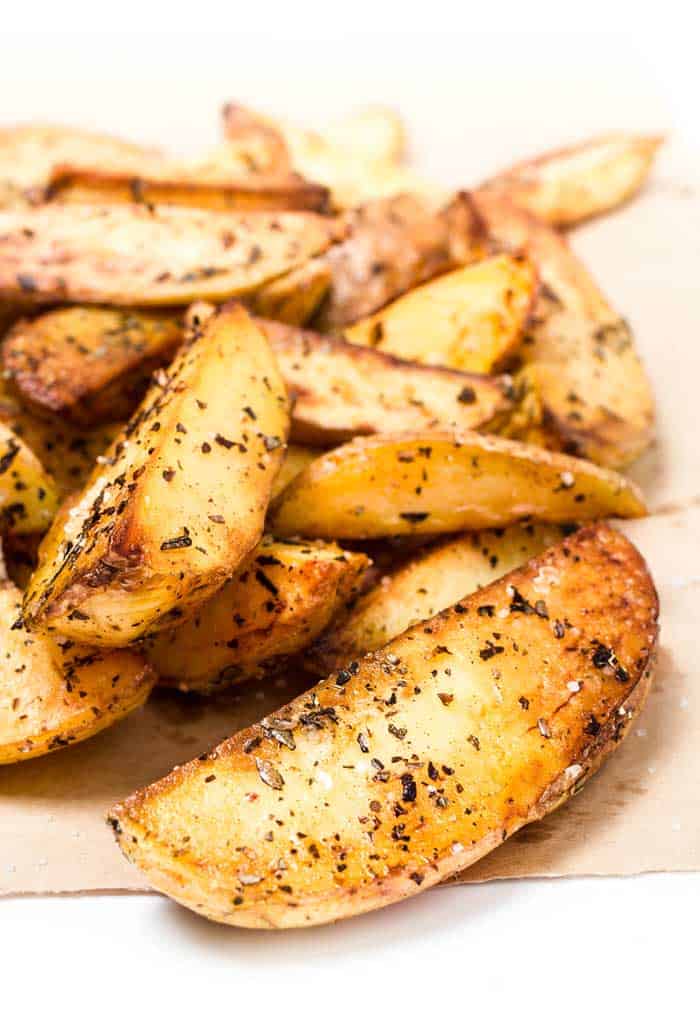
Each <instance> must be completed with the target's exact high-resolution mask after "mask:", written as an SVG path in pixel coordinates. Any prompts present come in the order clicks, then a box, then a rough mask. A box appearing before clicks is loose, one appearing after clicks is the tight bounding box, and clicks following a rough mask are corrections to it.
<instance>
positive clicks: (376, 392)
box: [257, 320, 512, 445]
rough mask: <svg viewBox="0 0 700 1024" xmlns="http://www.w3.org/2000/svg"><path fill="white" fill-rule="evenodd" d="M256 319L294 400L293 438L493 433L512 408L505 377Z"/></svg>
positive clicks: (335, 440)
mask: <svg viewBox="0 0 700 1024" xmlns="http://www.w3.org/2000/svg"><path fill="white" fill-rule="evenodd" d="M257 322H258V323H259V324H260V326H261V328H262V330H263V331H264V332H265V334H266V335H267V338H268V340H269V342H270V345H271V346H272V350H273V352H274V353H275V357H276V359H277V362H278V364H279V368H280V373H281V374H282V376H283V378H284V382H285V385H286V387H287V391H288V392H289V395H290V398H292V400H293V403H294V404H293V409H292V437H293V438H294V440H296V441H300V442H302V443H306V444H319V445H329V444H339V443H340V442H341V441H346V440H349V439H351V438H352V437H355V436H357V435H358V434H372V433H378V432H387V431H391V430H410V429H416V430H418V429H420V428H422V427H424V428H426V429H430V428H433V427H445V428H455V429H467V430H470V429H477V428H481V429H484V430H486V429H496V428H497V427H498V425H499V424H501V423H505V422H506V420H507V418H508V415H509V413H510V411H511V409H512V402H511V400H510V397H509V395H510V391H511V387H512V383H511V381H510V379H509V378H506V377H487V376H484V375H482V374H475V373H461V372H458V371H455V370H450V369H447V368H446V367H442V366H422V365H420V364H418V363H412V362H409V361H408V360H405V359H399V358H397V357H396V356H394V355H390V354H389V353H387V352H375V351H373V350H372V349H368V348H366V347H364V346H362V345H354V344H350V343H349V342H347V341H345V340H343V339H342V338H338V337H332V336H329V335H322V334H317V333H316V332H315V331H309V330H301V329H299V328H296V327H288V326H286V325H284V324H279V323H274V322H272V321H265V320H259V321H257Z"/></svg>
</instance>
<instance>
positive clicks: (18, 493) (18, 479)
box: [0, 420, 58, 533]
mask: <svg viewBox="0 0 700 1024" xmlns="http://www.w3.org/2000/svg"><path fill="white" fill-rule="evenodd" d="M57 508H58V491H57V489H56V484H55V482H54V480H53V479H52V477H51V476H50V475H49V474H48V473H47V472H46V470H45V469H44V467H43V465H42V464H41V462H40V461H39V459H38V458H37V456H36V455H35V453H34V452H33V451H32V449H31V448H29V447H28V446H27V445H26V444H25V443H24V441H23V440H22V439H21V438H20V437H19V436H18V435H17V434H15V433H14V431H13V430H11V429H10V428H9V427H8V426H7V425H6V424H5V423H3V422H2V420H0V527H1V528H3V529H9V530H11V531H12V532H14V533H43V532H44V530H46V529H48V527H49V525H50V523H51V520H52V519H53V517H54V515H55V514H56V510H57Z"/></svg>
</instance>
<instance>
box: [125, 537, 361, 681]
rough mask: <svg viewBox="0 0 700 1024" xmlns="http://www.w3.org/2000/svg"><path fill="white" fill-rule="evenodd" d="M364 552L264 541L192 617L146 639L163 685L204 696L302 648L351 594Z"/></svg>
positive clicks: (278, 663) (261, 672) (265, 670)
mask: <svg viewBox="0 0 700 1024" xmlns="http://www.w3.org/2000/svg"><path fill="white" fill-rule="evenodd" d="M369 564H370V562H369V559H368V558H367V557H366V555H362V554H359V553H355V552H351V551H343V549H342V548H340V547H338V545H337V544H324V543H323V542H320V541H315V542H313V543H309V544H290V543H288V542H284V541H276V540H274V539H273V538H272V537H266V538H264V539H263V541H262V542H261V543H260V544H259V545H258V547H257V548H256V549H255V550H254V551H253V553H252V554H251V555H250V556H249V558H248V559H246V561H245V562H244V563H243V565H242V566H240V567H239V568H238V570H237V571H236V573H235V575H234V576H233V577H232V578H231V579H230V580H229V581H228V583H226V584H225V585H224V586H223V587H222V588H221V590H219V591H218V592H217V593H216V594H214V596H213V597H212V598H210V599H209V600H208V601H207V602H206V603H205V604H203V605H202V606H201V607H200V608H198V609H197V611H196V613H195V615H194V617H193V618H191V619H190V620H189V621H188V622H185V623H183V624H182V625H181V626H177V627H176V628H175V629H170V630H167V631H165V632H163V633H158V634H157V635H156V636H155V637H152V638H151V639H150V640H149V641H147V642H146V647H145V653H146V657H147V659H148V661H149V663H150V664H151V665H152V666H153V668H154V669H155V671H156V673H157V674H158V676H159V677H160V680H161V682H164V683H165V684H166V685H172V686H176V687H177V688H178V689H180V690H188V691H189V690H194V691H196V692H199V693H211V692H213V691H215V690H220V689H222V688H223V687H225V686H229V685H231V684H232V683H241V682H244V681H245V680H247V679H255V678H260V677H262V676H264V675H265V674H266V673H268V672H270V671H271V670H272V669H273V668H280V667H281V666H282V664H283V661H284V659H285V658H288V657H289V656H291V655H294V654H298V653H299V652H300V651H302V650H303V649H304V648H305V647H308V646H309V644H310V643H311V641H312V640H314V639H315V638H316V637H317V636H318V635H319V634H320V633H321V632H322V631H323V630H324V629H325V628H326V627H327V626H328V624H329V623H330V622H331V621H332V620H333V618H334V616H335V615H336V614H337V612H338V611H340V610H341V609H342V608H343V607H344V605H345V604H346V603H347V602H348V601H350V600H351V599H352V598H353V597H354V596H355V595H356V593H357V591H358V587H359V585H360V583H361V580H362V576H363V573H364V572H365V570H366V569H367V567H368V566H369Z"/></svg>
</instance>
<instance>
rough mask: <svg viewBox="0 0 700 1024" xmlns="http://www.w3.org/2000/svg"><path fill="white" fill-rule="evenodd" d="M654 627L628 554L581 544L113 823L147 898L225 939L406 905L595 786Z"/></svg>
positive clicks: (357, 670)
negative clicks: (225, 928)
mask: <svg viewBox="0 0 700 1024" xmlns="http://www.w3.org/2000/svg"><path fill="white" fill-rule="evenodd" d="M483 605H490V606H492V607H493V609H494V617H493V618H490V617H489V616H485V615H480V614H479V611H478V609H479V607H481V606H483ZM533 610H535V614H531V612H532V611H533ZM657 614H658V602H657V597H656V593H655V591H654V585H653V583H652V581H651V578H650V576H649V573H648V571H647V568H646V566H645V564H644V562H643V560H642V558H641V557H640V555H639V554H638V552H637V551H636V549H635V548H634V547H633V546H632V545H631V544H630V542H629V541H628V540H626V539H625V538H624V537H623V536H621V535H620V534H618V533H616V532H615V531H613V530H611V529H610V528H609V527H607V526H605V525H602V524H599V525H594V526H591V527H588V528H586V529H584V530H582V531H581V532H580V533H579V534H577V535H576V536H574V537H571V538H569V539H568V540H566V541H565V542H564V543H562V544H560V545H558V546H556V547H554V548H550V549H549V550H548V551H547V552H545V553H544V554H543V555H542V556H541V557H539V558H535V559H533V560H532V561H531V562H529V563H528V564H527V565H526V566H525V567H524V568H522V569H519V570H516V571H515V572H513V573H511V574H510V575H508V576H506V577H504V578H503V579H501V580H499V581H497V582H495V583H492V584H490V585H489V586H488V587H485V588H484V589H483V590H481V591H479V593H478V594H474V595H473V596H472V597H469V598H466V599H465V600H463V601H460V602H459V603H458V604H457V605H455V606H454V607H453V608H451V609H450V610H448V611H445V612H442V613H441V614H440V615H438V616H436V617H435V618H434V619H431V620H430V621H429V622H428V623H424V624H421V625H419V626H416V627H414V628H412V629H410V630H408V631H407V632H406V633H403V634H402V635H401V636H400V637H398V638H397V639H396V640H394V641H392V643H390V644H389V645H388V646H387V647H385V648H383V649H382V650H381V651H379V652H377V653H375V654H370V655H367V656H366V657H365V658H363V659H362V660H361V661H359V662H353V663H352V664H351V665H350V666H349V667H348V668H346V669H343V670H342V671H341V672H340V673H338V675H336V676H334V677H332V678H331V679H328V680H326V681H325V682H321V683H319V684H318V686H316V687H315V688H314V689H313V690H311V691H309V692H308V693H305V694H302V695H301V696H300V697H298V698H296V700H294V701H292V702H291V703H290V704H288V705H287V706H286V707H284V708H282V709H281V710H280V711H279V712H277V713H276V714H275V715H271V716H269V717H268V718H267V719H265V720H263V721H262V722H261V723H260V724H259V725H255V726H252V727H251V728H249V729H246V730H244V731H243V732H240V733H238V734H237V735H236V736H234V737H233V738H232V739H229V740H226V741H225V742H224V743H222V744H221V745H220V746H219V747H217V748H216V749H215V750H214V751H213V752H212V753H211V754H210V755H209V756H208V757H203V758H200V759H198V760H196V761H192V762H190V763H189V764H186V765H183V766H182V767H179V768H175V769H174V771H173V772H171V773H170V775H168V776H166V777H165V778H164V779H161V780H160V781H159V782H155V783H154V784H153V785H151V786H149V787H147V788H146V789H143V790H141V791H139V792H137V793H135V794H134V795H133V796H131V797H129V798H128V799H127V800H125V801H124V802H123V803H121V804H119V805H117V806H116V807H114V808H113V809H112V811H111V812H110V816H109V822H110V824H111V825H112V827H113V829H114V832H115V835H116V838H117V840H118V842H119V844H120V846H121V848H122V851H123V852H124V853H125V854H126V856H127V857H128V858H129V860H131V861H132V862H133V863H134V864H136V865H137V866H138V867H140V868H141V869H142V870H143V871H144V872H145V873H146V875H147V877H148V880H149V882H150V883H151V884H152V885H153V886H154V887H155V888H156V889H159V890H161V891H162V892H165V893H167V894H168V895H169V896H171V897H172V898H173V899H176V900H177V901H178V902H180V903H183V904H185V905H186V906H188V907H190V908H191V909H192V910H194V911H196V912H197V913H199V914H203V915H205V916H207V917H210V918H213V919H214V920H217V921H222V922H225V923H228V924H232V925H240V926H244V927H258V928H278V927H298V926H303V925H312V924H321V923H323V922H327V921H333V920H336V919H338V918H343V917H349V916H351V915H353V914H359V913H361V912H363V911H367V910H372V909H375V908H377V907H381V906H384V905H386V904H388V903H392V902H395V901H397V900H400V899H402V898H404V897H406V896H411V895H413V894H415V893H418V892H421V891H423V890H425V889H427V888H429V887H430V886H432V885H435V884H436V883H438V882H440V881H441V880H442V879H444V878H447V877H449V876H450V875H453V874H454V873H455V872H457V871H459V870H461V869H463V868H466V867H468V866H469V865H470V864H472V863H473V862H474V861H476V860H478V859H479V858H480V857H483V856H484V855H485V854H486V853H488V852H489V851H490V850H492V849H494V847H496V846H498V845H500V843H502V842H503V841H504V840H505V839H506V838H507V837H508V836H510V835H512V834H513V833H514V832H516V831H517V830H518V829H519V828H521V827H522V826H523V825H525V824H527V823H528V822H531V821H535V820H537V819H539V818H541V817H542V816H543V815H545V814H547V813H548V812H550V811H552V810H554V808H556V807H558V806H559V805H560V804H562V803H563V802H564V801H565V800H566V799H567V798H568V797H569V796H571V795H572V794H573V793H575V792H577V791H578V789H579V788H580V787H581V785H582V784H583V782H584V780H585V779H586V778H587V777H589V776H590V775H591V774H592V773H593V772H594V771H595V770H596V769H597V768H598V767H599V765H600V764H601V762H602V761H603V760H604V759H605V758H606V757H607V756H608V755H609V754H610V753H611V752H612V750H613V749H614V748H615V746H616V745H617V743H618V742H619V741H620V739H622V737H623V736H624V734H625V732H626V731H627V729H628V728H629V725H630V723H631V722H632V721H633V719H634V718H635V716H636V714H637V713H638V711H639V709H640V707H641V706H642V704H643V702H644V699H645V696H646V693H647V691H648V689H649V684H650V676H651V667H652V658H653V652H654V648H655V643H656V636H657V625H656V621H657Z"/></svg>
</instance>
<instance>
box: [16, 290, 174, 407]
mask: <svg viewBox="0 0 700 1024" xmlns="http://www.w3.org/2000/svg"><path fill="white" fill-rule="evenodd" d="M182 337H183V325H182V319H181V317H178V316H175V315H174V314H173V315H167V314H162V315H161V314H159V313H148V312H143V311H140V310H122V309H100V308H98V307H93V306H69V307H66V308H65V309H55V310H52V311H51V312H49V313H43V314H42V315H41V316H38V317H36V318H35V319H33V320H22V321H20V322H19V323H18V324H16V325H15V326H14V327H13V328H12V329H11V330H10V331H9V332H8V334H7V336H6V337H5V340H4V341H3V345H2V362H3V368H4V371H5V375H6V376H8V377H9V378H10V379H11V380H12V381H13V382H14V384H15V386H16V388H17V390H18V391H19V393H20V394H21V396H22V398H23V399H24V400H25V402H27V403H28V404H29V405H31V406H32V407H34V408H36V409H38V410H39V411H41V410H44V411H46V410H48V411H49V412H50V413H55V414H58V415H61V416H64V417H66V418H68V419H69V420H71V421H73V422H75V423H79V424H82V425H87V426H90V425H93V424H96V423H105V422H107V423H108V422H114V421H116V420H125V419H127V418H128V417H129V416H130V415H131V413H132V412H133V411H134V408H135V406H136V405H137V404H138V402H139V401H140V399H141V398H142V397H143V394H144V392H145V390H146V386H147V382H148V378H149V376H150V374H151V372H152V371H153V370H155V369H156V368H157V367H159V366H162V365H163V363H165V362H166V361H168V360H169V359H170V358H172V356H173V355H174V353H175V349H176V348H177V346H178V345H179V344H180V342H181V341H182Z"/></svg>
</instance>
